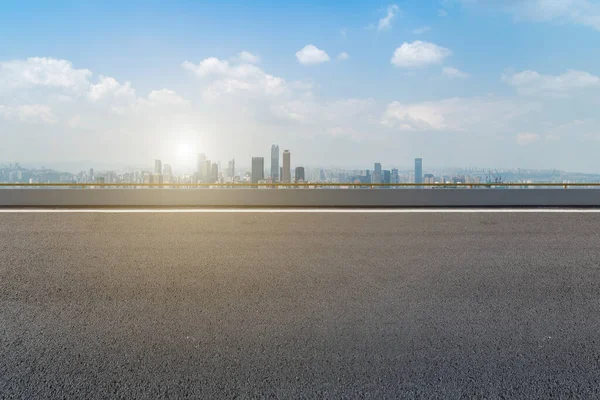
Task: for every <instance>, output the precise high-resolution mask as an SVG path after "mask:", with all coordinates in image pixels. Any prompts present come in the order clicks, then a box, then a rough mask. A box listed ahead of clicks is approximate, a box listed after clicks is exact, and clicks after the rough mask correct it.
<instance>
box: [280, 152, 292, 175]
mask: <svg viewBox="0 0 600 400" xmlns="http://www.w3.org/2000/svg"><path fill="white" fill-rule="evenodd" d="M290 158H291V155H290V151H289V150H284V151H283V176H282V177H281V181H282V182H283V183H291V182H292V177H291V176H290V175H291V173H292V169H291V160H290Z"/></svg>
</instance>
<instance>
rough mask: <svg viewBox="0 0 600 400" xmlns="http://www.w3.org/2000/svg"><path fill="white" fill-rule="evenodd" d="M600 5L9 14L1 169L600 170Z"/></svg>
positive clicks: (98, 7)
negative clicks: (17, 165) (277, 163)
mask: <svg viewBox="0 0 600 400" xmlns="http://www.w3.org/2000/svg"><path fill="white" fill-rule="evenodd" d="M598 21H600V6H598V4H597V3H594V2H591V1H588V0H576V1H552V2H551V1H537V0H535V1H534V0H524V1H503V2H497V1H491V0H490V1H486V0H441V1H431V2H422V1H416V0H412V1H402V2H397V3H394V2H380V3H372V2H352V3H349V4H348V3H342V2H327V4H320V2H302V3H300V2H292V3H286V4H276V5H273V4H271V3H267V2H253V3H252V4H249V3H243V2H227V3H226V4H219V3H211V4H207V3H204V4H201V3H196V2H183V1H175V2H169V4H168V7H167V5H166V4H164V3H161V2H154V1H150V2H149V1H143V2H142V1H131V2H127V3H126V4H123V3H122V2H117V1H105V2H102V3H98V4H89V3H85V4H80V3H79V2H73V1H59V2H28V3H24V2H21V1H13V0H9V1H4V2H3V5H2V13H1V15H0V49H2V50H1V51H0V137H2V139H3V143H4V145H3V146H0V162H1V163H11V162H21V163H23V164H26V163H35V164H37V165H40V164H41V163H48V164H52V163H54V164H56V163H63V164H64V163H79V162H84V161H85V162H86V163H87V162H88V161H89V163H106V164H109V165H110V164H121V165H139V164H151V163H152V160H153V159H155V158H159V159H162V160H166V161H168V162H169V163H170V164H172V165H173V167H174V168H179V167H181V168H191V169H193V168H194V165H195V162H196V161H195V157H196V154H197V153H206V154H210V155H212V156H211V157H212V159H213V160H221V162H222V163H225V162H226V161H227V160H229V159H232V158H235V159H237V160H248V162H247V163H246V165H248V166H249V165H250V162H249V160H250V158H251V157H253V156H263V157H268V149H269V147H270V145H271V144H272V143H278V144H281V145H282V146H285V148H289V149H293V154H294V160H295V162H297V163H298V164H299V165H317V166H322V165H329V166H331V165H336V166H340V167H353V168H360V167H370V168H372V165H373V163H374V162H381V163H383V164H385V165H388V166H406V167H409V166H411V164H412V160H413V159H414V158H415V157H416V156H419V157H423V158H424V159H426V160H428V163H429V165H436V166H447V167H467V166H482V167H495V166H496V167H502V168H538V169H553V168H557V169H561V170H567V171H580V172H599V167H598V163H597V162H596V160H597V154H598V151H599V150H600V142H599V141H598V139H599V138H600V135H599V132H600V130H599V129H598V128H599V125H598V121H597V119H596V114H597V112H596V110H597V108H598V104H599V100H600V78H599V77H598V75H599V74H600V72H598V71H599V69H600V62H599V60H598V57H597V56H595V55H594V53H593V52H594V49H595V43H597V36H598V35H599V34H600V32H599V30H600V23H599V22H598Z"/></svg>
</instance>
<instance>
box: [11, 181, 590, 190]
mask: <svg viewBox="0 0 600 400" xmlns="http://www.w3.org/2000/svg"><path fill="white" fill-rule="evenodd" d="M9 187H12V188H21V187H25V188H37V187H65V188H82V189H85V188H132V189H137V188H172V189H177V188H179V189H194V188H227V189H233V188H279V187H281V188H363V189H368V188H391V189H400V188H407V187H415V188H427V189H429V188H467V189H473V188H491V189H503V188H524V189H526V188H536V187H557V188H559V187H562V188H564V189H567V188H569V187H573V188H577V187H588V188H600V183H598V182H588V183H581V182H580V183H556V182H548V183H539V182H538V183H245V182H244V183H123V182H121V183H65V182H62V183H0V188H9Z"/></svg>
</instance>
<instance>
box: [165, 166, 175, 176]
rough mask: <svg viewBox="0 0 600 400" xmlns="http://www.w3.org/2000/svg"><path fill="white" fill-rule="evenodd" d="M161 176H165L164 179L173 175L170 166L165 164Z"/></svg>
mask: <svg viewBox="0 0 600 400" xmlns="http://www.w3.org/2000/svg"><path fill="white" fill-rule="evenodd" d="M163 175H165V176H166V177H171V176H172V175H173V170H172V169H171V165H170V164H165V166H164V168H163Z"/></svg>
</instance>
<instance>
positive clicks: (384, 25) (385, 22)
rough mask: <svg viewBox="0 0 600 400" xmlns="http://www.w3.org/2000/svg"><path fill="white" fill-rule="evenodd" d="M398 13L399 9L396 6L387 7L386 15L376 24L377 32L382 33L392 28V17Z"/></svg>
mask: <svg viewBox="0 0 600 400" xmlns="http://www.w3.org/2000/svg"><path fill="white" fill-rule="evenodd" d="M398 11H399V8H398V6H397V5H395V4H391V5H389V6H388V8H387V13H386V15H385V17H383V18H381V19H380V20H379V22H377V30H378V31H383V30H386V29H390V28H391V27H392V21H393V20H394V17H395V16H396V14H397V13H398Z"/></svg>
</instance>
